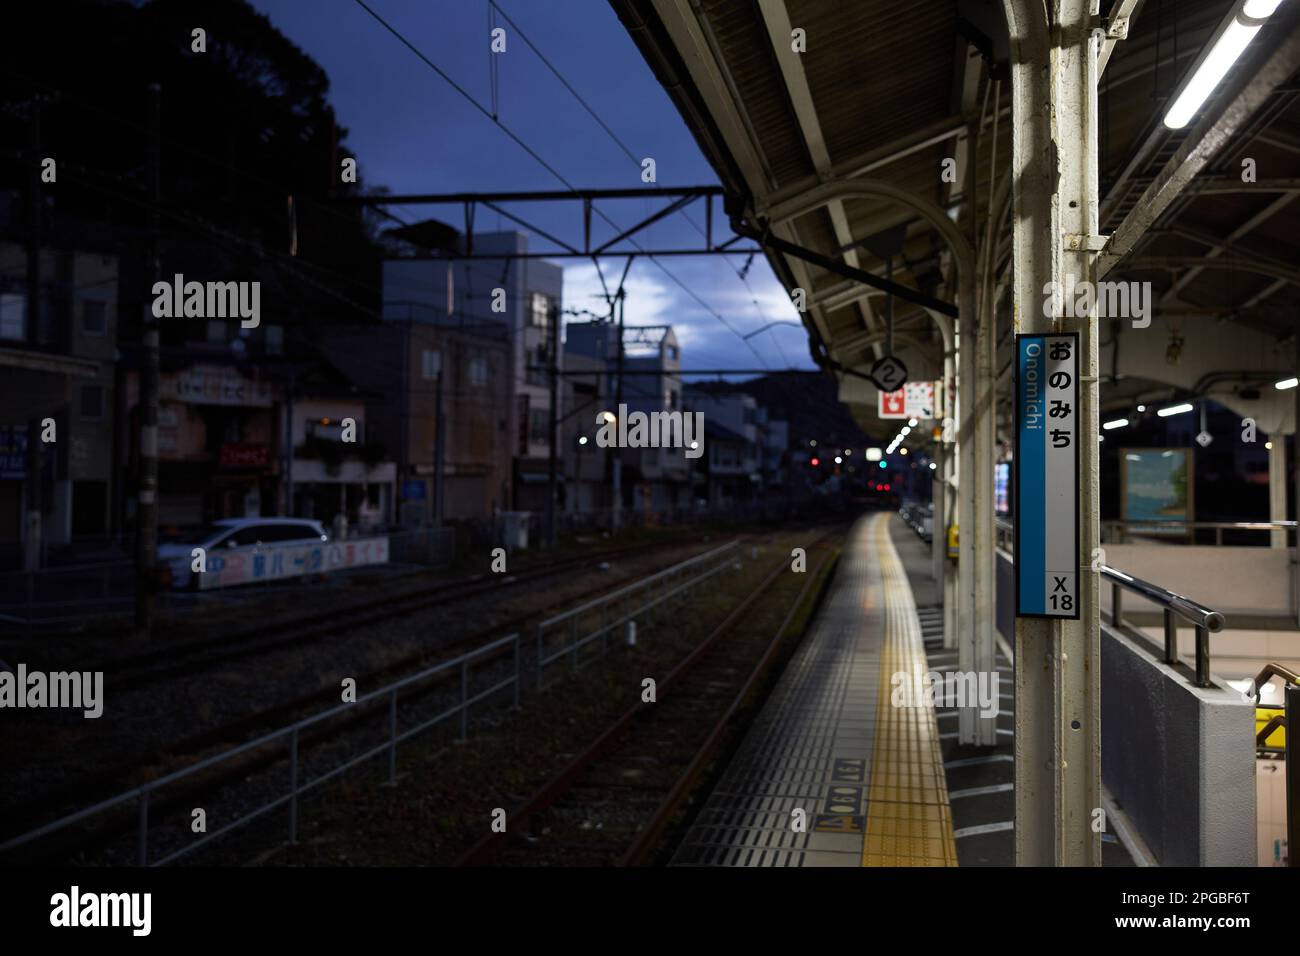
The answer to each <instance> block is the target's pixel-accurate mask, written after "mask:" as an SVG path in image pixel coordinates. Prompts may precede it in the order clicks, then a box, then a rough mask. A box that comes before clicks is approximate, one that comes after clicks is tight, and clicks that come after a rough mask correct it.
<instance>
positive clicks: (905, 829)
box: [862, 515, 957, 866]
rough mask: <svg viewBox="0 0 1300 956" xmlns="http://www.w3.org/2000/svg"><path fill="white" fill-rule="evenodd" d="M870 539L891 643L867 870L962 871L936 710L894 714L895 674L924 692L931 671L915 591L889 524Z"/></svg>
mask: <svg viewBox="0 0 1300 956" xmlns="http://www.w3.org/2000/svg"><path fill="white" fill-rule="evenodd" d="M869 534H870V542H871V550H872V553H873V554H874V555H875V556H876V560H877V562H878V564H879V567H880V572H881V579H882V580H881V583H880V585H879V587H880V590H881V592H883V593H882V598H883V600H882V601H880V602H878V603H879V604H880V606H882V607H883V608H884V613H885V639H884V645H883V647H882V649H881V657H880V698H879V700H878V701H877V702H876V739H875V746H874V747H873V750H872V764H871V783H870V786H869V789H868V794H867V833H866V837H865V838H864V840H863V844H862V865H863V866H956V865H957V844H956V841H954V839H953V835H952V810H951V807H950V806H949V804H948V782H947V779H946V778H945V777H944V772H943V753H942V751H941V749H940V747H939V726H938V723H937V722H936V720H935V715H934V706H933V704H929V703H926V704H924V705H923V706H913V707H895V706H893V704H892V703H891V700H890V698H891V697H892V695H893V688H894V684H893V681H892V678H893V676H894V675H895V674H897V673H900V672H901V673H904V674H907V675H908V677H909V679H911V681H912V684H911V686H912V687H918V686H924V685H923V684H922V683H921V679H922V678H923V677H924V675H925V673H926V670H927V663H926V659H925V647H924V645H923V643H922V641H921V629H920V623H919V622H918V620H917V617H916V609H915V607H914V606H913V602H912V599H911V586H910V585H909V584H908V582H907V574H906V572H905V571H904V570H903V566H902V562H901V561H899V559H898V553H897V552H896V551H895V550H894V546H893V543H892V542H891V541H890V540H889V531H888V517H887V516H885V515H878V516H876V517H875V518H873V519H872V523H871V525H870V529H869Z"/></svg>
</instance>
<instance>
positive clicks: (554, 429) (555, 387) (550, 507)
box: [546, 306, 560, 548]
mask: <svg viewBox="0 0 1300 956" xmlns="http://www.w3.org/2000/svg"><path fill="white" fill-rule="evenodd" d="M550 320H551V327H550V330H549V331H550V337H551V345H550V352H551V356H550V358H551V427H550V436H551V437H550V441H549V443H548V444H549V447H550V455H549V456H548V457H549V460H548V462H547V473H546V546H547V547H548V548H554V547H555V498H556V479H555V468H556V454H557V448H556V447H555V446H556V444H557V441H556V439H557V437H558V435H559V407H558V401H559V391H560V388H559V385H560V364H559V362H560V310H559V309H558V308H557V307H555V306H551V315H550Z"/></svg>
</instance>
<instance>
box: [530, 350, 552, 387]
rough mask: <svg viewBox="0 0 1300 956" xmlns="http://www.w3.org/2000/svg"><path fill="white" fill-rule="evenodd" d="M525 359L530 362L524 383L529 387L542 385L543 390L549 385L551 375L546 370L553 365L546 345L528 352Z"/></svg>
mask: <svg viewBox="0 0 1300 956" xmlns="http://www.w3.org/2000/svg"><path fill="white" fill-rule="evenodd" d="M524 357H525V359H526V360H527V362H528V369H527V371H525V372H524V381H526V382H527V383H528V384H529V385H540V386H541V387H542V388H545V387H546V386H547V385H549V384H550V374H549V373H548V372H547V371H546V369H547V367H549V366H550V364H551V357H550V355H549V354H548V351H547V348H546V345H545V343H543V344H541V345H539V346H537V348H535V349H528V350H526V351H525V352H524Z"/></svg>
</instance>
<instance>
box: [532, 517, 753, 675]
mask: <svg viewBox="0 0 1300 956" xmlns="http://www.w3.org/2000/svg"><path fill="white" fill-rule="evenodd" d="M737 544H739V542H737V541H731V542H728V543H727V544H724V545H723V546H722V547H720V548H714V549H713V550H712V551H707V552H705V553H704V554H701V555H696V556H695V557H693V558H690V559H689V560H686V561H683V562H681V563H680V564H675V565H673V566H672V567H670V568H665V569H664V570H663V571H659V572H657V573H655V574H652V575H650V576H649V577H646V578H642V579H641V580H639V581H634V582H633V583H632V584H629V585H626V586H625V587H621V588H619V589H618V590H616V591H611V592H610V593H609V594H606V595H603V596H601V597H598V598H595V599H594V600H591V601H588V602H586V603H585V604H580V605H578V606H577V607H575V608H571V609H570V610H568V611H565V612H563V613H562V614H556V615H555V616H554V617H549V618H547V619H546V620H544V621H542V622H541V623H540V624H538V625H537V630H536V640H537V653H536V667H537V688H538V689H539V690H540V689H542V688H543V687H544V686H545V669H546V667H547V666H548V665H550V664H553V663H555V662H556V661H558V660H561V659H564V658H568V660H569V665H570V669H571V670H573V671H577V670H578V669H579V668H580V667H581V666H582V664H583V663H584V661H583V655H584V652H585V650H586V648H589V647H594V645H595V644H596V642H597V641H599V642H600V648H599V654H596V653H595V652H594V651H593V652H589V653H588V654H587V656H589V657H592V658H594V657H597V656H599V657H603V656H604V655H605V654H606V652H607V651H608V646H609V638H610V636H611V635H612V634H614V633H615V632H616V631H618V630H619V629H620V628H625V627H627V625H629V624H633V625H635V623H636V621H637V619H638V618H640V619H641V620H642V623H646V618H647V617H648V616H650V615H653V614H656V613H658V612H660V611H661V610H662V609H663V608H664V607H665V605H666V604H667V602H668V601H670V600H673V599H674V598H678V597H684V596H685V595H686V594H688V593H689V592H690V591H691V590H692V589H693V588H695V587H698V586H699V585H700V584H703V583H704V582H705V581H707V580H710V579H711V578H713V577H715V576H716V575H718V574H720V573H721V572H722V571H723V570H724V569H726V568H727V567H728V566H729V565H730V564H731V563H732V561H733V560H734V558H735V555H736V546H737ZM634 605H635V606H634ZM557 638H560V640H557ZM557 643H558V644H559V645H560V646H559V649H558V650H555V649H553V647H554V645H555V644H557Z"/></svg>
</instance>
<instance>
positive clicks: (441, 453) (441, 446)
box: [433, 345, 447, 528]
mask: <svg viewBox="0 0 1300 956" xmlns="http://www.w3.org/2000/svg"><path fill="white" fill-rule="evenodd" d="M444 348H445V345H444ZM442 369H443V362H442V349H439V351H438V375H437V377H436V378H435V380H434V388H435V389H436V393H437V394H436V396H435V398H434V402H433V423H434V424H433V427H434V434H433V526H434V527H435V528H441V527H442V488H443V485H444V484H445V481H444V480H443V475H442V469H443V459H444V457H445V456H446V453H447V452H446V449H447V443H446V441H445V440H444V435H443V432H444V430H445V428H444V423H443V420H442Z"/></svg>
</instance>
